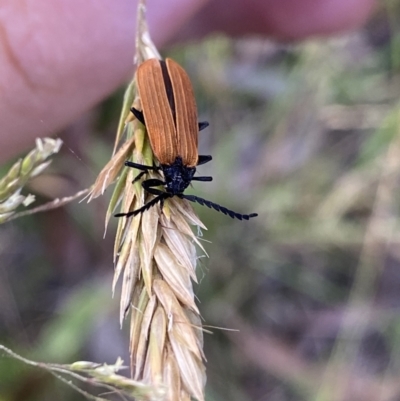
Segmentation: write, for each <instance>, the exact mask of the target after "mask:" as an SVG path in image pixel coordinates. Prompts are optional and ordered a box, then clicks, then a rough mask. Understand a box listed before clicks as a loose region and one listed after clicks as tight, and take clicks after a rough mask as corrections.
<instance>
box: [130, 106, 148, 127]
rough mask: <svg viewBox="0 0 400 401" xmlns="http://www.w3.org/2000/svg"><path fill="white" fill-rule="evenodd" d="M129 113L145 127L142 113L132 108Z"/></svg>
mask: <svg viewBox="0 0 400 401" xmlns="http://www.w3.org/2000/svg"><path fill="white" fill-rule="evenodd" d="M131 112H132V114H133V115H134V116H135V117H136V118H137V119H138V120H139V121H140V122H141V123H142V124H143V125H144V126H146V124H145V122H144V115H143V112H142V111H139V110H138V109H135V108H134V107H132V108H131Z"/></svg>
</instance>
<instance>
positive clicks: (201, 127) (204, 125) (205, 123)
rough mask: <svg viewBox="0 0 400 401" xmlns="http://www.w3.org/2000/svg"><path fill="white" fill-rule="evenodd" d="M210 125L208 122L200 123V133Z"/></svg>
mask: <svg viewBox="0 0 400 401" xmlns="http://www.w3.org/2000/svg"><path fill="white" fill-rule="evenodd" d="M209 125H210V123H209V122H208V121H201V122H199V131H202V130H203V129H204V128H207V127H208V126H209Z"/></svg>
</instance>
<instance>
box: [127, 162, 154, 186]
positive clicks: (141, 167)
mask: <svg viewBox="0 0 400 401" xmlns="http://www.w3.org/2000/svg"><path fill="white" fill-rule="evenodd" d="M125 166H127V167H132V168H137V169H138V170H142V172H141V173H139V174H138V175H137V176H136V177H135V178H134V180H133V181H132V184H134V183H135V182H136V181H138V180H140V179H141V178H142V177H143V176H144V175H145V174H146V173H147V172H148V171H149V170H153V171H157V170H160V167H157V166H145V165H144V164H139V163H134V162H131V161H129V160H127V161H126V162H125Z"/></svg>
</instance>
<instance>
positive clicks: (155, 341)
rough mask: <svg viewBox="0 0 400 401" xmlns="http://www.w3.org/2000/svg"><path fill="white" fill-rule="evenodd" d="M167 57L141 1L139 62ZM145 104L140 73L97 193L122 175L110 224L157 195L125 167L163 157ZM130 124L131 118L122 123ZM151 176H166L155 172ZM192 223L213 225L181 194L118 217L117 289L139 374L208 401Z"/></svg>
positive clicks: (174, 399) (179, 394) (178, 396)
mask: <svg viewBox="0 0 400 401" xmlns="http://www.w3.org/2000/svg"><path fill="white" fill-rule="evenodd" d="M148 58H160V56H159V54H158V52H157V50H156V48H155V47H154V45H153V43H152V41H151V39H150V35H149V34H148V30H147V25H146V21H145V4H144V2H140V4H139V6H138V32H137V40H136V56H135V60H136V61H137V64H140V63H141V62H142V61H144V60H146V59H148ZM133 105H134V106H135V107H138V108H140V99H139V98H138V94H137V91H136V84H135V78H133V80H132V82H131V83H130V85H129V86H128V88H127V93H126V94H125V96H124V104H123V106H122V112H121V118H120V125H119V127H118V132H117V140H116V144H117V143H118V142H119V141H120V139H121V138H122V137H124V136H125V137H126V140H125V143H124V144H122V145H120V147H119V150H116V149H117V147H116V148H115V149H114V155H113V157H112V159H111V161H110V162H109V163H108V164H107V166H106V167H105V168H104V169H103V171H102V172H101V173H100V175H99V177H98V179H97V181H96V183H95V185H94V189H93V191H92V193H91V198H90V199H92V198H94V197H96V196H99V195H100V194H102V193H103V192H104V190H105V189H106V187H107V186H108V185H109V184H110V183H111V181H112V180H114V179H115V178H116V177H117V176H118V175H119V177H118V178H117V184H116V187H115V189H114V193H113V195H112V201H111V204H110V205H109V208H108V211H107V217H106V225H107V223H108V221H109V218H110V216H111V215H112V214H114V213H115V211H116V207H117V205H118V204H120V208H121V211H122V212H127V211H129V210H134V209H137V208H139V207H141V206H142V205H143V204H144V203H146V202H148V201H149V200H150V199H151V197H152V195H150V196H149V195H148V194H147V193H145V192H144V190H143V188H142V186H141V182H140V181H138V182H135V183H134V184H132V181H133V180H134V178H135V177H136V175H137V174H138V172H137V171H135V170H134V169H128V168H123V163H124V161H125V160H131V161H133V162H135V163H140V164H146V165H152V164H153V162H157V160H154V159H153V154H152V151H151V147H150V144H149V141H148V139H147V136H146V132H145V128H144V127H143V125H142V124H141V123H139V122H138V121H137V120H136V119H135V118H132V114H131V113H130V112H129V110H130V108H131V107H132V106H133ZM121 122H123V123H121ZM146 178H162V177H160V175H159V174H158V172H152V171H151V172H149V173H148V174H147V177H146ZM191 225H192V226H193V225H196V226H198V227H200V228H202V229H205V227H204V225H203V224H202V223H201V222H200V221H199V219H198V217H197V216H196V215H195V213H194V212H193V209H192V207H191V206H190V205H189V204H188V203H187V202H186V201H185V200H181V199H169V200H167V201H166V202H165V204H164V207H163V210H162V211H161V208H160V206H159V205H156V206H155V207H152V208H150V209H149V210H147V211H146V212H145V213H143V214H141V215H139V216H136V217H133V218H129V219H126V218H125V217H123V218H120V219H119V220H118V229H117V234H116V240H115V247H114V262H115V274H114V280H113V292H114V289H115V286H116V283H117V281H118V279H120V278H121V277H122V291H121V303H120V321H121V324H122V323H123V321H124V320H125V318H126V316H127V315H128V313H130V314H131V315H130V318H131V324H130V354H131V375H132V378H133V379H134V380H136V381H138V382H143V383H146V384H149V385H154V386H156V387H157V388H158V387H159V386H162V387H163V388H165V389H166V390H165V391H166V396H165V397H166V398H165V400H171V401H179V400H190V399H191V398H196V399H197V400H200V401H202V400H204V384H205V367H204V363H203V361H204V355H203V351H202V332H201V319H200V315H199V310H198V308H197V306H196V304H195V300H194V292H193V288H192V280H193V281H196V280H197V279H196V273H195V268H196V260H197V256H196V247H195V244H197V245H199V246H200V248H201V249H202V246H201V244H200V243H199V241H198V239H197V237H196V235H195V234H194V233H193V231H192V228H191Z"/></svg>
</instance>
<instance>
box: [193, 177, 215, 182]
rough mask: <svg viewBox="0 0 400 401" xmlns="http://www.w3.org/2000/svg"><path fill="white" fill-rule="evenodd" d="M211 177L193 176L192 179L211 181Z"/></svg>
mask: <svg viewBox="0 0 400 401" xmlns="http://www.w3.org/2000/svg"><path fill="white" fill-rule="evenodd" d="M212 180H213V178H212V177H193V178H192V181H204V182H205V181H212Z"/></svg>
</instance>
